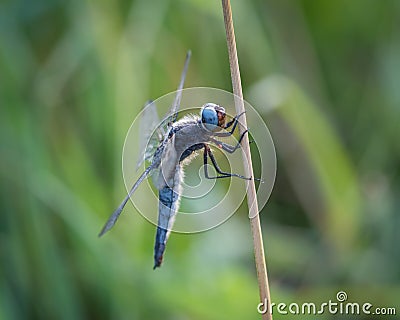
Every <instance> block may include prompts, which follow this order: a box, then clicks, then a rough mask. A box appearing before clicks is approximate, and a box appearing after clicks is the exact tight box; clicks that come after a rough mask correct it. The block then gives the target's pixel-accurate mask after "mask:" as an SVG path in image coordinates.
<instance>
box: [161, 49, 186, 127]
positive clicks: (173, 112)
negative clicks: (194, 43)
mask: <svg viewBox="0 0 400 320" xmlns="http://www.w3.org/2000/svg"><path fill="white" fill-rule="evenodd" d="M191 55H192V52H191V51H190V50H189V51H188V52H187V53H186V59H185V64H184V66H183V70H182V74H181V81H180V82H179V85H178V89H177V91H176V96H175V99H174V102H173V103H172V106H171V109H170V110H169V112H168V114H167V116H166V119H168V124H169V126H170V125H171V124H172V123H174V122H175V121H176V119H177V117H178V110H179V107H180V105H181V99H182V89H183V86H184V84H185V78H186V73H187V70H188V66H189V61H190V57H191Z"/></svg>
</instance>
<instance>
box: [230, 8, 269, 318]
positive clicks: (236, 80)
mask: <svg viewBox="0 0 400 320" xmlns="http://www.w3.org/2000/svg"><path fill="white" fill-rule="evenodd" d="M222 11H223V14H224V22H225V31H226V41H227V45H228V52H229V65H230V69H231V78H232V86H233V94H234V95H235V108H236V113H237V114H241V113H242V112H244V111H245V109H244V102H243V92H242V83H241V80H240V71H239V63H238V58H237V51H236V40H235V32H234V29H233V20H232V10H231V5H230V1H229V0H222ZM241 120H242V123H243V126H240V132H241V133H242V132H243V131H244V128H247V121H246V116H245V115H244V116H242V118H241ZM242 152H243V154H244V157H243V165H244V168H245V172H246V176H248V177H250V176H251V177H253V165H252V161H251V154H250V145H249V139H248V136H247V135H245V137H244V139H243V140H242ZM247 203H248V207H249V217H250V225H251V231H252V235H253V245H254V256H255V261H256V269H257V278H258V287H259V290H260V300H261V302H263V303H265V302H266V301H267V302H271V299H270V293H269V284H268V276H267V267H266V263H265V256H264V245H263V240H262V232H261V225H260V217H259V214H258V203H257V195H256V188H255V185H254V179H251V180H249V181H248V182H247ZM262 317H263V319H272V315H271V313H270V310H268V312H267V313H265V314H263V316H262Z"/></svg>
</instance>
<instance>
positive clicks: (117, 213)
mask: <svg viewBox="0 0 400 320" xmlns="http://www.w3.org/2000/svg"><path fill="white" fill-rule="evenodd" d="M153 169H154V166H153V165H151V166H149V167H147V168H146V170H145V171H144V172H143V173H142V174H141V176H140V177H139V179H137V181H136V182H135V184H134V185H133V186H132V188H131V190H130V191H129V192H128V195H127V196H126V197H125V199H124V200H123V201H122V202H121V204H120V205H119V207H118V208H117V209H115V211H114V212H113V213H112V215H111V216H110V217H109V218H108V220H107V222H106V224H105V225H104V227H103V229H101V231H100V233H99V237H101V236H102V235H103V234H105V233H106V232H107V231H108V230H110V229H111V228H112V227H113V226H114V225H115V223H116V222H117V220H118V218H119V216H120V215H121V212H122V209H124V207H125V205H126V203H127V202H128V200H129V198H130V197H131V196H132V194H133V193H134V192H135V191H136V189H137V188H138V187H139V185H140V184H141V183H142V182H143V180H145V179H146V178H147V176H148V175H149V174H150V172H151V171H152V170H153Z"/></svg>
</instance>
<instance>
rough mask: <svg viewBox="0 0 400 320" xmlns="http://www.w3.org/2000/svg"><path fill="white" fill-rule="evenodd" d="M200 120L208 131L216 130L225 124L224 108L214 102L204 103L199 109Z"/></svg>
mask: <svg viewBox="0 0 400 320" xmlns="http://www.w3.org/2000/svg"><path fill="white" fill-rule="evenodd" d="M200 115H201V122H202V124H203V126H204V127H205V128H206V129H207V130H209V131H217V130H220V129H221V128H223V127H224V126H225V116H226V113H225V109H224V108H223V107H221V106H219V105H217V104H215V103H206V104H205V105H203V107H202V108H201V111H200Z"/></svg>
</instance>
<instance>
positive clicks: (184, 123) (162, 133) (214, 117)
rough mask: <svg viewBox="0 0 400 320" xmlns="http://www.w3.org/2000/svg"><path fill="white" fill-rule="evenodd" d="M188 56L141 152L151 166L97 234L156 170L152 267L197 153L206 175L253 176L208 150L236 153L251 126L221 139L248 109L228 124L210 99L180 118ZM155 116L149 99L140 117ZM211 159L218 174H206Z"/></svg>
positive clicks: (112, 222) (222, 111)
mask: <svg viewBox="0 0 400 320" xmlns="http://www.w3.org/2000/svg"><path fill="white" fill-rule="evenodd" d="M190 57H191V52H190V51H188V52H187V55H186V60H185V63H184V67H183V71H182V74H181V79H180V83H179V85H178V90H177V91H176V95H175V98H174V101H173V103H172V106H171V108H170V110H169V112H168V113H167V115H166V117H165V118H164V121H162V122H161V125H159V127H158V128H157V130H154V131H153V134H152V135H147V138H146V140H147V141H146V143H145V144H144V145H146V148H145V149H144V152H143V153H142V154H141V155H140V158H139V161H138V165H139V166H140V165H141V164H142V163H143V162H144V161H146V160H148V161H149V162H150V165H149V166H147V168H146V169H145V170H144V172H143V173H142V174H141V175H140V176H139V178H138V179H137V181H136V182H135V183H134V184H133V186H132V188H131V189H130V191H129V192H128V194H127V196H126V197H125V199H124V200H123V201H122V202H121V204H120V205H119V207H118V208H117V209H116V210H115V211H114V212H113V213H112V214H111V216H110V217H109V219H108V220H107V222H106V223H105V225H104V227H103V228H102V230H101V232H100V234H99V237H101V236H102V235H104V234H105V233H106V232H107V231H109V230H110V229H111V228H112V227H113V226H114V225H115V223H116V222H117V220H118V218H119V217H120V215H121V212H122V210H123V208H124V207H125V205H126V203H127V202H128V200H129V199H130V198H131V196H132V195H133V193H134V192H135V191H136V189H137V188H138V187H139V185H140V184H141V183H142V182H143V181H144V180H145V179H147V178H148V177H149V176H150V175H152V174H153V173H154V172H157V176H156V177H155V184H156V188H157V189H158V198H159V201H158V202H159V209H158V222H157V232H156V237H155V245H154V266H153V269H156V268H158V267H160V266H161V263H162V261H163V256H164V252H165V248H166V244H167V241H168V238H169V236H170V234H171V230H172V227H173V224H174V221H175V218H176V215H177V212H178V209H179V203H180V198H181V193H182V182H183V167H184V165H187V164H189V163H190V161H191V160H192V159H193V158H194V157H195V156H196V154H198V153H199V151H201V150H202V151H203V162H204V175H205V177H206V178H207V179H221V178H230V177H237V178H240V179H245V180H251V179H252V178H251V177H245V176H242V175H240V174H236V173H230V172H224V171H222V170H221V168H220V167H219V165H218V163H217V161H216V158H215V156H214V154H213V152H212V149H211V148H210V145H215V146H217V147H218V148H220V149H222V150H224V151H226V152H228V153H233V152H235V151H236V150H237V149H238V148H240V143H241V141H242V139H243V137H244V136H245V134H246V133H247V132H248V131H247V130H244V131H243V133H242V134H241V135H240V137H239V139H238V141H237V143H236V144H235V145H230V144H228V143H225V142H222V141H220V140H218V138H221V137H229V136H231V135H232V134H233V133H234V131H235V129H236V127H237V126H238V123H239V118H240V117H241V116H242V115H243V114H244V113H241V114H239V115H236V116H235V117H234V118H232V119H231V120H230V121H228V122H227V117H226V112H225V109H224V107H222V106H220V105H218V104H215V103H211V102H210V103H206V104H204V105H203V106H202V107H201V109H200V115H185V116H184V117H182V119H179V120H178V111H179V106H180V102H181V98H182V90H183V86H184V82H185V78H186V73H187V69H188V65H189V61H190ZM156 114H157V111H156V109H155V105H154V103H153V102H151V101H150V102H149V103H147V107H145V109H144V113H143V116H142V121H143V120H144V118H147V120H149V119H151V118H153V119H154V118H155V117H157V115H156ZM153 122H154V121H153ZM150 127H151V125H150ZM141 129H142V128H141ZM154 144H156V147H154ZM141 145H143V142H141ZM208 160H211V164H212V165H213V167H214V168H215V171H216V173H217V174H216V175H214V176H212V175H210V174H209V172H208V168H207V167H208ZM257 180H258V179H257Z"/></svg>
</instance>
